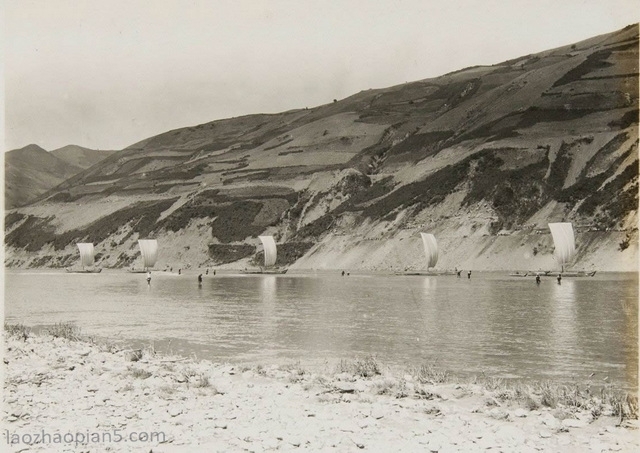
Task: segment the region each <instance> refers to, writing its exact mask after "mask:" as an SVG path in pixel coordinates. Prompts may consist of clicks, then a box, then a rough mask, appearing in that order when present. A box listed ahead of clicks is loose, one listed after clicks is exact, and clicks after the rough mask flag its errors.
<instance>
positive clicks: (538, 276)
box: [536, 274, 540, 285]
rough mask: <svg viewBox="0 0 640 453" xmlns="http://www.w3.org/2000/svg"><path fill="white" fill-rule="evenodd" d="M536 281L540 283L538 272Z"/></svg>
mask: <svg viewBox="0 0 640 453" xmlns="http://www.w3.org/2000/svg"><path fill="white" fill-rule="evenodd" d="M536 283H537V284H538V285H539V284H540V274H536Z"/></svg>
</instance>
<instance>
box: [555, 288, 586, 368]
mask: <svg viewBox="0 0 640 453" xmlns="http://www.w3.org/2000/svg"><path fill="white" fill-rule="evenodd" d="M575 284H576V282H575V280H570V279H566V280H563V281H562V284H561V285H558V284H553V290H552V294H551V301H550V303H551V313H550V314H551V327H552V332H551V335H550V337H551V339H550V346H551V348H550V351H549V357H550V358H551V359H553V360H554V361H557V365H558V366H560V367H562V366H565V365H566V364H565V363H561V362H564V360H565V359H564V358H565V357H566V354H567V352H568V351H571V353H572V354H577V353H578V352H579V351H578V349H579V340H578V326H577V322H578V320H577V316H578V310H577V308H578V307H577V306H576V288H575ZM554 365H555V364H554Z"/></svg>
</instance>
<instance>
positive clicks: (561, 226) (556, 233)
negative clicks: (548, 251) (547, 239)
mask: <svg viewBox="0 0 640 453" xmlns="http://www.w3.org/2000/svg"><path fill="white" fill-rule="evenodd" d="M549 229H550V230H551V236H552V237H553V245H554V246H555V248H556V249H555V252H554V253H553V254H554V256H555V258H556V261H558V264H560V266H561V267H562V270H564V265H565V264H567V263H568V262H570V261H571V260H572V259H573V256H574V255H575V253H576V241H575V237H574V235H573V226H572V225H571V223H568V222H561V223H550V224H549Z"/></svg>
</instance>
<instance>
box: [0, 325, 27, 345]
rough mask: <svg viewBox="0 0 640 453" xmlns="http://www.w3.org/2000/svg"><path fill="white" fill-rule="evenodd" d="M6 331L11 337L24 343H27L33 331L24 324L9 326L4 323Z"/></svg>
mask: <svg viewBox="0 0 640 453" xmlns="http://www.w3.org/2000/svg"><path fill="white" fill-rule="evenodd" d="M4 331H5V332H7V335H8V336H9V337H15V338H18V339H20V340H22V341H26V340H27V338H29V335H30V334H31V329H29V328H28V327H27V326H25V325H24V324H7V323H6V322H5V323H4Z"/></svg>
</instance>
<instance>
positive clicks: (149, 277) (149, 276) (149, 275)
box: [147, 271, 151, 286]
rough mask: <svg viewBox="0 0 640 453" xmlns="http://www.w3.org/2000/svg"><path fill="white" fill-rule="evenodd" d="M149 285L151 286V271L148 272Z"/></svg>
mask: <svg viewBox="0 0 640 453" xmlns="http://www.w3.org/2000/svg"><path fill="white" fill-rule="evenodd" d="M147 285H149V286H151V271H148V272H147Z"/></svg>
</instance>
